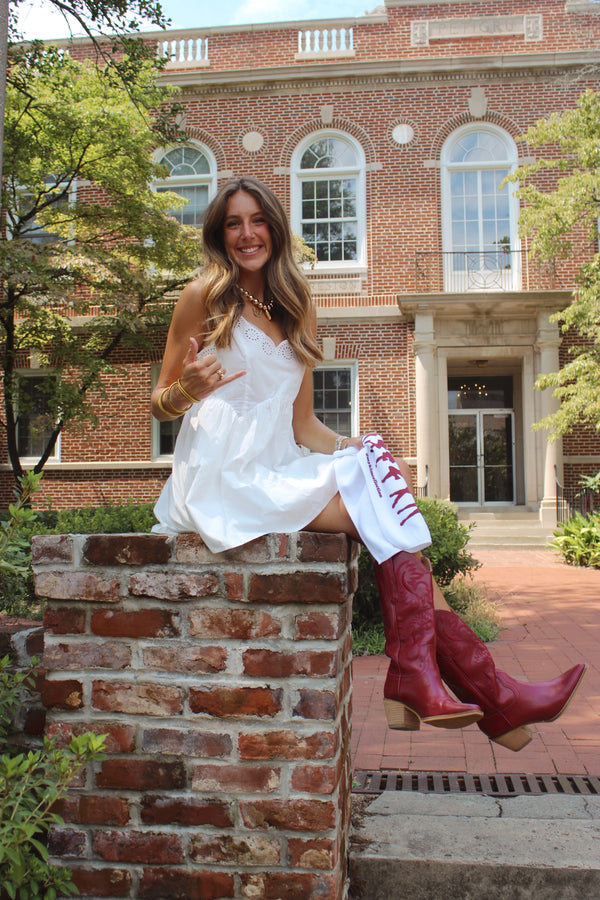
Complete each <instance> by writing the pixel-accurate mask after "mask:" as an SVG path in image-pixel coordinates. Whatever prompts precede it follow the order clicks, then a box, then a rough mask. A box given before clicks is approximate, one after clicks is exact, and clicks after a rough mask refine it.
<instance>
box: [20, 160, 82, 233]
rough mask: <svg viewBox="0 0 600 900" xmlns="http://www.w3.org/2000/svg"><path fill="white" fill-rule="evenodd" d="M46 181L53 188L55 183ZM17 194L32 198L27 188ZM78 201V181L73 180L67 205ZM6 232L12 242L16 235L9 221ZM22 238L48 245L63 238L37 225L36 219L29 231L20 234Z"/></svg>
mask: <svg viewBox="0 0 600 900" xmlns="http://www.w3.org/2000/svg"><path fill="white" fill-rule="evenodd" d="M45 181H46V186H47V187H52V186H53V185H54V184H55V182H54V181H53V180H52V179H51V178H50V177H48V178H46V179H45ZM59 183H60V182H59ZM57 186H58V185H57ZM17 193H18V194H19V195H20V196H22V197H27V196H30V193H31V192H30V191H29V189H28V188H26V187H20V188H18V189H17ZM76 200H77V179H73V181H72V182H71V184H70V186H69V189H68V192H67V201H66V204H67V205H68V206H72V205H73V204H74V203H75V202H76ZM6 231H7V235H8V238H9V239H10V240H12V238H13V237H14V235H13V231H12V230H11V225H10V223H9V221H8V220H7V223H6ZM20 236H21V237H23V238H25V239H27V240H28V241H31V242H32V243H33V244H47V243H52V242H54V241H56V240H61V238H60V237H59V236H58V235H55V234H54V233H53V232H51V231H47V230H46V229H45V228H42V227H41V226H39V225H36V224H35V219H33V220H32V222H31V223H30V228H29V230H28V231H22V232H20Z"/></svg>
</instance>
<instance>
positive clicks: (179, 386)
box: [171, 378, 200, 403]
mask: <svg viewBox="0 0 600 900" xmlns="http://www.w3.org/2000/svg"><path fill="white" fill-rule="evenodd" d="M173 384H176V385H177V390H178V391H179V393H180V394H181V396H182V397H185V399H186V400H189V401H190V403H200V400H199V399H196V397H192V395H191V394H188V392H187V391H186V389H185V388H184V386H183V385H182V383H181V379H180V378H178V379H177V381H174V382H173ZM173 384H172V385H171V387H173Z"/></svg>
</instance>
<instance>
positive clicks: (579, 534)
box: [550, 513, 600, 569]
mask: <svg viewBox="0 0 600 900" xmlns="http://www.w3.org/2000/svg"><path fill="white" fill-rule="evenodd" d="M550 546H551V547H553V548H554V549H555V550H558V552H559V553H560V554H561V556H562V557H563V559H564V560H565V562H567V563H569V565H571V566H590V567H591V568H595V569H598V568H600V513H590V514H588V515H587V516H583V515H582V514H581V513H575V515H574V516H573V518H572V519H569V520H568V522H563V523H561V524H560V525H559V526H558V527H557V528H556V530H555V531H554V537H553V539H552V541H551V542H550Z"/></svg>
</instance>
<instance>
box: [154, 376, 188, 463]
mask: <svg viewBox="0 0 600 900" xmlns="http://www.w3.org/2000/svg"><path fill="white" fill-rule="evenodd" d="M159 375H160V363H152V370H151V375H150V377H151V384H152V390H154V388H155V387H156V384H157V382H158V376H159ZM150 420H151V424H150V447H151V450H150V453H151V457H152V460H153V461H155V462H165V463H170V462H173V454H172V453H161V452H160V426H161V424H162V423H161V422H159V421H158V419H156V418H155V417H154V416H153V415H150ZM181 420H182V417H179V419H175V420H174V419H170V420H169V422H173V421H176V422H179V424H180V427H181Z"/></svg>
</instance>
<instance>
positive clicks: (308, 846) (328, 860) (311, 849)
mask: <svg viewBox="0 0 600 900" xmlns="http://www.w3.org/2000/svg"><path fill="white" fill-rule="evenodd" d="M288 854H289V863H290V866H292V867H293V868H298V869H333V867H334V866H335V864H336V862H337V856H338V854H337V853H336V847H335V844H334V842H333V841H330V840H328V839H327V838H308V839H305V838H296V837H291V838H289V840H288Z"/></svg>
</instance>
